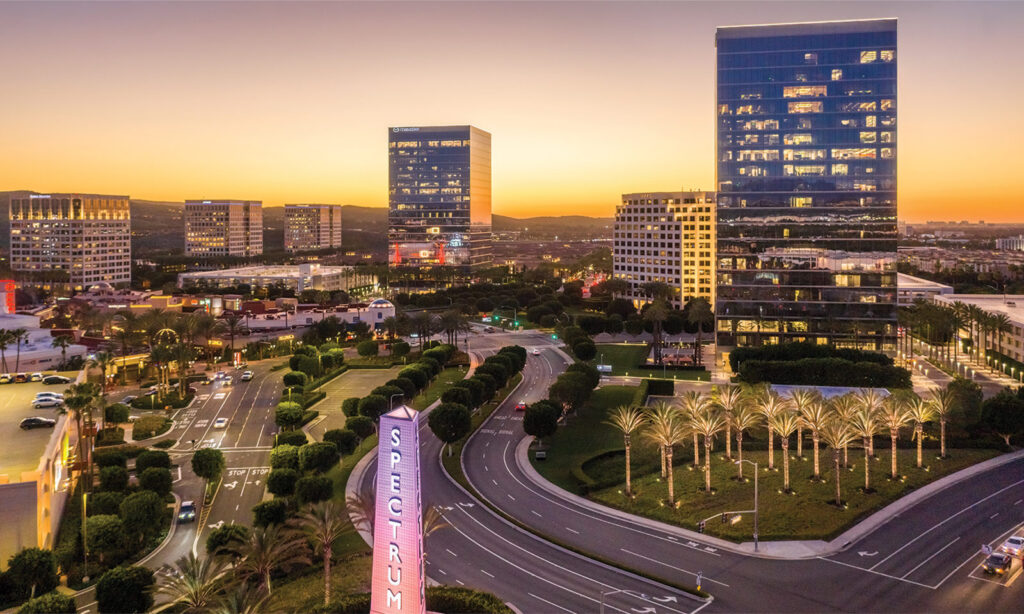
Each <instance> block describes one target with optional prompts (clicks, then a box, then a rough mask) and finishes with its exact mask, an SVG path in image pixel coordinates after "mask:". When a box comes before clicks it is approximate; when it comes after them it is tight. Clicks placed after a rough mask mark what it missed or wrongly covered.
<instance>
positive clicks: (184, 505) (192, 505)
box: [178, 501, 196, 522]
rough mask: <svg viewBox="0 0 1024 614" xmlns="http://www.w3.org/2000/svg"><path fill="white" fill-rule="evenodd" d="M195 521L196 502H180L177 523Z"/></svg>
mask: <svg viewBox="0 0 1024 614" xmlns="http://www.w3.org/2000/svg"><path fill="white" fill-rule="evenodd" d="M195 519H196V502H195V501H182V502H181V508H180V509H179V510H178V522H192V521H194V520H195Z"/></svg>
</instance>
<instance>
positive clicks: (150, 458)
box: [135, 450, 171, 474]
mask: <svg viewBox="0 0 1024 614" xmlns="http://www.w3.org/2000/svg"><path fill="white" fill-rule="evenodd" d="M150 467H160V468H162V469H170V468H171V456H170V454H168V453H167V452H163V451H157V450H146V451H145V452H143V453H142V454H139V456H138V458H136V459H135V473H137V474H138V473H142V472H143V471H145V470H146V469H149V468H150Z"/></svg>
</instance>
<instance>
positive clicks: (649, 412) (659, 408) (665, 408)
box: [643, 401, 679, 479]
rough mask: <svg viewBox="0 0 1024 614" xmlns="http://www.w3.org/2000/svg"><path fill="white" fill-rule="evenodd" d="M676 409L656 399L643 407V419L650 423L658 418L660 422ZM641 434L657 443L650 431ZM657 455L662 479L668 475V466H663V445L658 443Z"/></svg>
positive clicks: (665, 419) (670, 415)
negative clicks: (659, 460)
mask: <svg viewBox="0 0 1024 614" xmlns="http://www.w3.org/2000/svg"><path fill="white" fill-rule="evenodd" d="M678 411H679V410H678V409H677V408H675V407H672V406H671V405H669V404H668V403H666V402H665V401H656V402H654V403H652V404H651V405H650V406H649V407H647V408H645V409H644V412H645V414H646V415H645V419H646V422H648V423H650V422H651V421H652V420H658V421H661V422H664V421H667V420H668V419H669V418H671V417H672V415H673V414H675V413H676V412H678ZM643 435H644V436H646V437H647V439H649V440H651V441H653V442H654V443H655V444H656V445H657V441H654V439H652V438H651V437H650V431H644V432H643ZM658 456H659V458H660V459H661V477H662V479H664V478H665V476H667V475H668V468H667V467H666V466H665V448H664V446H661V445H658Z"/></svg>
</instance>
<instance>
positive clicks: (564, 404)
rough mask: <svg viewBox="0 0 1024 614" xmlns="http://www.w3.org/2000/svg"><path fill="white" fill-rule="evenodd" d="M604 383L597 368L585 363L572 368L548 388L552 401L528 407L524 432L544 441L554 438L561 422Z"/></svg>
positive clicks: (524, 416) (545, 400)
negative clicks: (547, 438)
mask: <svg viewBox="0 0 1024 614" xmlns="http://www.w3.org/2000/svg"><path fill="white" fill-rule="evenodd" d="M600 382H601V374H600V373H599V372H598V371H597V369H596V368H595V367H594V366H592V365H589V364H587V363H583V362H577V363H574V364H571V365H569V367H568V368H567V369H566V370H565V373H562V374H561V375H559V376H558V378H557V379H556V380H555V382H554V383H553V384H551V386H550V387H549V388H548V398H547V399H543V400H540V401H537V402H536V403H533V404H531V405H530V406H529V407H527V408H526V413H525V414H524V415H523V431H524V432H525V433H526V434H527V435H532V436H534V437H536V438H537V440H538V441H541V442H542V441H543V440H544V438H546V437H550V436H552V435H554V434H555V431H556V430H557V429H558V423H559V421H561V420H563V419H564V418H565V417H566V416H567V415H569V414H570V413H572V412H575V411H577V410H579V409H580V408H581V407H583V405H584V403H586V402H587V401H588V400H589V399H590V397H591V395H592V394H593V392H594V389H595V388H597V385H598V384H599V383H600Z"/></svg>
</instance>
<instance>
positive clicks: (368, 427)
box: [345, 416, 376, 439]
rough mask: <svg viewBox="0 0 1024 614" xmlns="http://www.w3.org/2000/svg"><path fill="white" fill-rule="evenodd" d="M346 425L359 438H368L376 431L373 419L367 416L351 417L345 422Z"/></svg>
mask: <svg viewBox="0 0 1024 614" xmlns="http://www.w3.org/2000/svg"><path fill="white" fill-rule="evenodd" d="M345 427H346V428H348V429H350V430H351V431H352V432H353V433H355V434H356V436H358V437H359V439H366V438H367V437H369V436H370V435H373V433H374V432H375V431H376V429H375V428H374V426H373V420H370V419H369V418H367V417H366V416H356V417H355V418H349V419H348V420H347V421H346V422H345Z"/></svg>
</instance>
